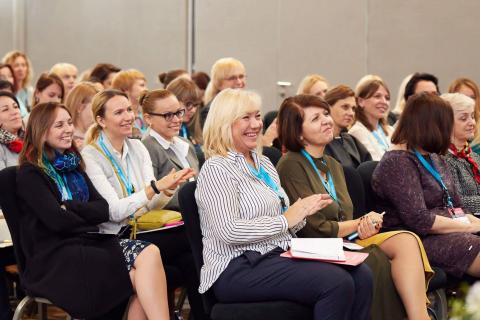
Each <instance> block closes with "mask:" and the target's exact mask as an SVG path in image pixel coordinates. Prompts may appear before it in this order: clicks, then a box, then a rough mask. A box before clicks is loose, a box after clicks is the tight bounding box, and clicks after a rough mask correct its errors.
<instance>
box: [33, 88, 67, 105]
mask: <svg viewBox="0 0 480 320" xmlns="http://www.w3.org/2000/svg"><path fill="white" fill-rule="evenodd" d="M35 100H36V101H35V102H36V103H37V104H38V103H45V102H61V101H62V88H60V86H59V85H58V84H56V83H52V84H51V85H49V86H48V87H46V88H45V89H44V90H43V91H37V92H35Z"/></svg>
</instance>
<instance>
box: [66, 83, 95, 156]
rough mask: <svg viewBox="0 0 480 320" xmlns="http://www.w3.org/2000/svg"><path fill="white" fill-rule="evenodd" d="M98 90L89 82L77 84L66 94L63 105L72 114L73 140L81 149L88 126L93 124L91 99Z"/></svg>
mask: <svg viewBox="0 0 480 320" xmlns="http://www.w3.org/2000/svg"><path fill="white" fill-rule="evenodd" d="M98 92H99V90H98V89H97V87H96V86H95V84H93V83H91V82H81V83H79V84H77V85H76V86H75V87H74V88H73V89H72V90H71V92H70V94H69V95H68V96H67V100H66V101H65V105H66V107H67V108H68V111H70V113H71V115H72V121H73V126H74V128H75V130H74V132H73V142H74V143H75V146H76V147H77V148H78V149H79V150H81V149H82V148H83V141H84V140H85V134H86V133H87V130H88V128H89V127H90V126H91V125H92V124H93V122H94V119H93V112H92V99H93V96H94V95H95V94H97V93H98Z"/></svg>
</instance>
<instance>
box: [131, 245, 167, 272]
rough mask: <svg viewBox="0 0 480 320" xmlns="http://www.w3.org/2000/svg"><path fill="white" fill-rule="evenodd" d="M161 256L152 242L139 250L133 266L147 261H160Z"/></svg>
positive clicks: (150, 262)
mask: <svg viewBox="0 0 480 320" xmlns="http://www.w3.org/2000/svg"><path fill="white" fill-rule="evenodd" d="M161 261H162V258H161V256H160V249H158V247H157V246H156V245H154V244H150V245H148V246H147V247H145V249H143V250H142V252H140V254H139V255H138V257H137V259H135V266H136V267H138V265H139V264H143V263H148V264H153V263H161Z"/></svg>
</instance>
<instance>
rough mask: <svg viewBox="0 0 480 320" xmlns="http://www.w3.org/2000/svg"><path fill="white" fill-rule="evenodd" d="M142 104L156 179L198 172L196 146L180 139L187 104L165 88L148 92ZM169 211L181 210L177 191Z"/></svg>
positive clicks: (141, 97) (145, 141)
mask: <svg viewBox="0 0 480 320" xmlns="http://www.w3.org/2000/svg"><path fill="white" fill-rule="evenodd" d="M139 101H140V105H141V106H142V109H143V114H144V118H145V121H146V123H147V125H148V127H149V129H150V130H149V131H148V133H147V135H146V137H145V138H143V140H142V142H143V144H144V145H145V147H146V148H147V150H148V153H149V154H150V158H151V159H152V165H153V173H154V174H155V178H157V179H158V178H159V177H162V176H165V175H166V174H168V173H169V172H170V171H172V169H176V170H182V169H186V168H192V169H193V170H194V171H195V172H198V159H197V156H196V154H195V149H194V148H193V145H191V144H190V143H189V142H188V140H186V139H182V138H180V137H179V136H178V135H179V133H180V129H181V128H182V120H183V118H184V117H185V115H186V114H187V112H186V109H185V107H184V105H182V104H181V103H180V102H179V101H178V99H177V98H176V97H175V95H174V94H173V93H171V92H170V91H168V90H163V89H159V90H152V91H145V92H144V93H143V94H142V95H141V96H140V99H139ZM191 179H193V177H192V178H191ZM166 208H169V209H173V210H179V208H180V207H179V205H178V198H177V192H175V194H174V196H173V198H172V199H171V200H170V202H169V203H168V204H167V205H166Z"/></svg>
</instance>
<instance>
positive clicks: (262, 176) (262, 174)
mask: <svg viewBox="0 0 480 320" xmlns="http://www.w3.org/2000/svg"><path fill="white" fill-rule="evenodd" d="M248 168H249V169H250V172H251V173H252V174H253V175H254V176H255V177H256V178H257V179H259V180H261V181H263V182H265V184H266V185H267V186H268V187H269V188H270V189H272V190H273V191H275V193H276V194H277V196H278V198H279V199H280V203H281V205H282V212H285V211H287V205H286V203H285V198H284V196H283V194H282V193H281V192H280V188H279V187H278V185H277V184H276V183H275V181H273V179H272V178H271V177H270V175H269V174H268V173H267V171H265V169H263V167H262V166H261V165H259V170H258V171H257V170H255V168H253V167H252V166H251V165H250V164H249V165H248Z"/></svg>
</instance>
